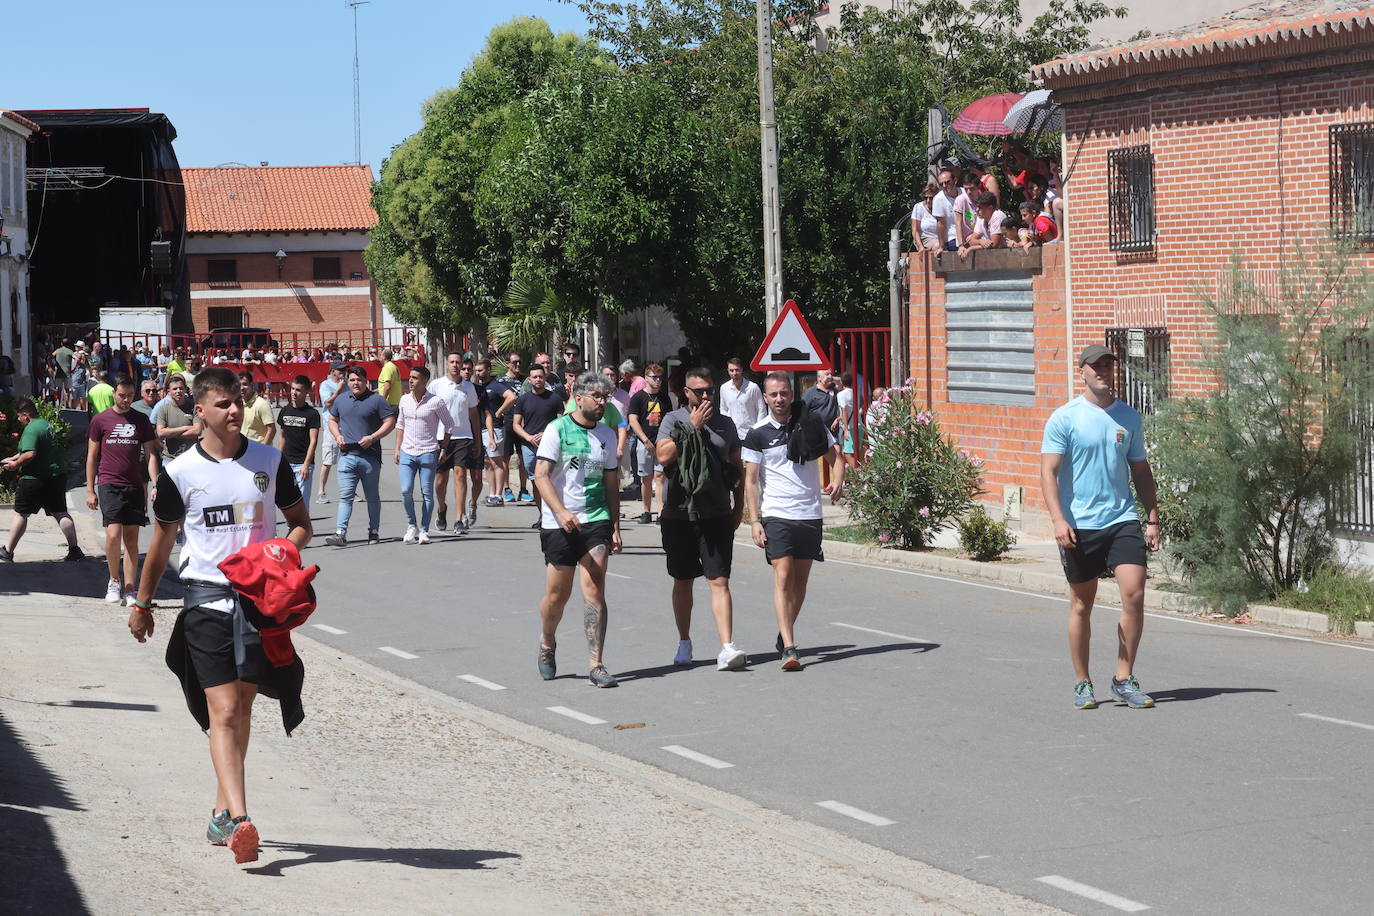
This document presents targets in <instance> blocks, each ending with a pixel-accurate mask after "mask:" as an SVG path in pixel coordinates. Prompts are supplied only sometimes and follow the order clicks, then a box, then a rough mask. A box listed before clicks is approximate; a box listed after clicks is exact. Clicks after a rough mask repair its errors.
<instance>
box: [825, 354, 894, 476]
mask: <svg viewBox="0 0 1374 916" xmlns="http://www.w3.org/2000/svg"><path fill="white" fill-rule="evenodd" d="M891 339H892V332H891V330H890V329H889V328H837V329H835V330H833V331H829V332H824V333H822V335H821V343H822V345H823V346H824V347H825V348H826V355H827V356H829V357H830V365H831V366H833V367H834V369H835V372H837V373H843V372H848V373H851V374H852V376H853V386H854V410H853V412H852V413H851V414H850V419H849V433H848V438H849V441H851V442H853V443H854V455H855V457H856V458H857V459H858V460H859V461H862V460H863V457H864V451H865V450H866V449H867V447H868V446H867V429H866V426H865V422H864V421H865V419H866V418H867V416H868V405H869V402H870V401H871V400H872V396H873V389H874V388H875V387H887V384H888V377H889V376H890V375H891V369H890V368H889V363H890V358H891V349H890V342H891Z"/></svg>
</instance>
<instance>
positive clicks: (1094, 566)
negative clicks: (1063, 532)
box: [1059, 522, 1148, 585]
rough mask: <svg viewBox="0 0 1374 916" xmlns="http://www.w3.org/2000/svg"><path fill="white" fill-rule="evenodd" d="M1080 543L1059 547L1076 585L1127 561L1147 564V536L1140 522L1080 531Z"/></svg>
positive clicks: (1069, 577) (1061, 559) (1072, 580)
mask: <svg viewBox="0 0 1374 916" xmlns="http://www.w3.org/2000/svg"><path fill="white" fill-rule="evenodd" d="M1074 534H1075V535H1077V537H1078V546H1076V547H1070V548H1067V549H1066V548H1063V547H1060V548H1059V562H1060V563H1061V564H1063V566H1064V576H1065V577H1066V578H1067V579H1068V580H1069V583H1070V584H1072V585H1077V584H1079V583H1080V582H1090V581H1092V580H1093V579H1097V578H1099V577H1101V575H1102V574H1103V573H1104V572H1106V571H1107V570H1109V569H1113V570H1114V569H1116V567H1118V566H1120V565H1122V564H1126V565H1134V566H1145V565H1146V559H1145V557H1146V555H1147V553H1148V551H1147V550H1146V549H1145V536H1144V535H1143V534H1142V533H1141V530H1140V522H1122V523H1121V524H1119V525H1112V526H1111V527H1110V528H1098V529H1096V530H1078V531H1075V532H1074Z"/></svg>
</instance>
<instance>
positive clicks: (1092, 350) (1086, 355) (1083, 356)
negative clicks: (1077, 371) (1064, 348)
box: [1078, 344, 1116, 368]
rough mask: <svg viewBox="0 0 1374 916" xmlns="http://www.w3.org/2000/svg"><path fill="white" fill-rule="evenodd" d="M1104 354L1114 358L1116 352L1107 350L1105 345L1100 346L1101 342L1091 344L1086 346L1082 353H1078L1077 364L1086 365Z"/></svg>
mask: <svg viewBox="0 0 1374 916" xmlns="http://www.w3.org/2000/svg"><path fill="white" fill-rule="evenodd" d="M1104 356H1109V357H1111V358H1112V359H1116V354H1115V353H1113V352H1112V351H1111V350H1108V349H1107V348H1106V347H1104V346H1102V344H1093V345H1092V346H1091V347H1088V348H1087V349H1086V350H1084V351H1083V352H1082V353H1080V354H1079V355H1078V365H1079V367H1080V368H1081V367H1083V366H1085V365H1087V364H1088V363H1095V362H1097V361H1098V360H1099V359H1101V358H1102V357H1104Z"/></svg>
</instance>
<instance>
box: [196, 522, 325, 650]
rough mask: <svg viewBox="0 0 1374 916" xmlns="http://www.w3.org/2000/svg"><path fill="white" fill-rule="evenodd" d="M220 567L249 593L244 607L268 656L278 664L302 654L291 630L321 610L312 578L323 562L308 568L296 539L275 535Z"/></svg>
mask: <svg viewBox="0 0 1374 916" xmlns="http://www.w3.org/2000/svg"><path fill="white" fill-rule="evenodd" d="M219 569H220V572H222V573H224V575H225V576H226V577H227V578H228V579H229V584H230V585H231V586H232V587H233V589H234V591H236V592H237V593H238V594H239V595H240V596H241V597H242V598H243V599H244V613H245V614H246V615H248V617H249V619H250V620H251V621H252V622H253V625H254V626H256V627H257V628H258V632H259V634H260V635H261V636H262V648H263V652H264V653H266V655H267V659H268V661H270V662H271V663H272V665H273V666H274V667H277V668H281V667H284V666H286V665H289V664H291V661H292V659H294V658H295V657H296V649H295V647H294V646H293V645H291V631H292V630H294V629H295V628H296V627H298V626H300V625H301V624H303V623H305V621H306V620H307V619H308V618H309V617H310V615H311V614H313V613H314V612H315V589H314V588H313V587H311V585H310V582H311V580H312V579H314V578H315V576H316V575H317V574H318V573H319V571H320V568H319V567H318V566H310V567H306V568H304V569H302V568H301V555H300V551H298V550H297V549H296V545H295V544H293V543H291V542H290V541H288V540H287V539H286V538H273V539H272V540H270V541H259V542H258V543H256V544H249V545H248V546H247V547H244V548H243V549H242V550H240V551H238V552H237V553H235V554H232V555H230V556H228V557H226V558H225V559H224V561H223V562H221V563H220V564H219Z"/></svg>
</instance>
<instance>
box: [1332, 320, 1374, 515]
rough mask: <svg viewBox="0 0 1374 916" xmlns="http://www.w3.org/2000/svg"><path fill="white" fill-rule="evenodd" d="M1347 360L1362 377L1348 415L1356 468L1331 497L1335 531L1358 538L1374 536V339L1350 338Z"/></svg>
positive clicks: (1362, 336)
mask: <svg viewBox="0 0 1374 916" xmlns="http://www.w3.org/2000/svg"><path fill="white" fill-rule="evenodd" d="M1343 355H1344V357H1345V359H1346V360H1347V361H1349V362H1352V363H1355V364H1356V366H1357V368H1356V369H1355V373H1354V374H1355V375H1357V376H1358V377H1359V378H1360V379H1361V383H1360V384H1359V385H1358V386H1356V390H1357V391H1358V392H1359V394H1358V396H1357V398H1356V400H1355V403H1354V404H1353V405H1352V407H1351V409H1350V413H1349V415H1348V416H1347V417H1346V418H1345V422H1346V423H1347V424H1348V429H1349V430H1350V432H1351V433H1353V434H1354V436H1355V469H1354V472H1353V473H1352V474H1351V475H1350V479H1349V481H1348V482H1347V483H1346V485H1345V486H1343V487H1340V488H1338V489H1337V491H1336V493H1334V494H1333V498H1332V500H1331V507H1332V510H1333V514H1334V516H1335V526H1336V530H1337V531H1339V532H1341V533H1342V534H1350V535H1356V536H1358V537H1374V392H1371V390H1370V385H1369V377H1370V374H1371V373H1374V338H1370V337H1368V336H1364V335H1361V336H1357V337H1351V338H1349V339H1348V340H1347V341H1346V342H1345V353H1344V354H1343Z"/></svg>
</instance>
